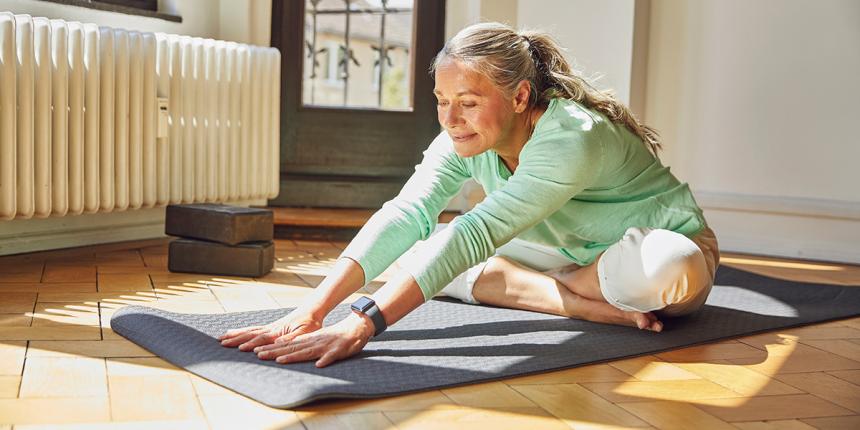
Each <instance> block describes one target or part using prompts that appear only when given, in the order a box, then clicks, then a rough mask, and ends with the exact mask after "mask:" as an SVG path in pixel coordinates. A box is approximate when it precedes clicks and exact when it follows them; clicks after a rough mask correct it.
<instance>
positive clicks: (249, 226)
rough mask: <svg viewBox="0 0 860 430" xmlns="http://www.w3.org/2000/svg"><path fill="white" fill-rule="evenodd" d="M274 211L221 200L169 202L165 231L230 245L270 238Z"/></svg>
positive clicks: (175, 234)
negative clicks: (225, 202)
mask: <svg viewBox="0 0 860 430" xmlns="http://www.w3.org/2000/svg"><path fill="white" fill-rule="evenodd" d="M273 220H274V215H273V214H272V211H270V210H266V209H256V208H243V207H238V206H227V205H218V204H208V203H207V204H191V205H169V206H167V215H166V218H165V222H164V233H165V234H169V235H171V236H181V237H191V238H194V239H203V240H209V241H213V242H219V243H223V244H227V245H237V244H240V243H244V242H263V241H265V242H268V241H271V240H272V237H273V231H274V228H273Z"/></svg>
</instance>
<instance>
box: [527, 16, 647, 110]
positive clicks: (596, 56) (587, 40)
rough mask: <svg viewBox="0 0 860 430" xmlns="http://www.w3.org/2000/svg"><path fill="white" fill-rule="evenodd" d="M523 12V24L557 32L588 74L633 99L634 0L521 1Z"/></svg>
mask: <svg viewBox="0 0 860 430" xmlns="http://www.w3.org/2000/svg"><path fill="white" fill-rule="evenodd" d="M517 13H518V16H517V25H518V26H520V27H525V28H535V29H539V30H545V31H547V32H549V33H550V34H552V35H553V36H554V37H555V38H556V39H557V40H558V42H559V43H560V44H561V46H563V47H565V48H567V52H566V53H565V57H566V58H567V60H568V61H569V62H571V64H572V65H573V66H574V68H576V69H578V70H581V71H582V72H583V76H585V77H594V78H599V79H596V80H594V82H593V83H594V84H595V86H596V87H597V88H599V89H601V90H605V89H613V90H615V92H616V96H617V97H618V99H619V100H621V101H622V102H624V103H629V102H630V74H631V67H632V53H633V0H539V1H520V2H519V7H518V11H517ZM601 75H602V76H601Z"/></svg>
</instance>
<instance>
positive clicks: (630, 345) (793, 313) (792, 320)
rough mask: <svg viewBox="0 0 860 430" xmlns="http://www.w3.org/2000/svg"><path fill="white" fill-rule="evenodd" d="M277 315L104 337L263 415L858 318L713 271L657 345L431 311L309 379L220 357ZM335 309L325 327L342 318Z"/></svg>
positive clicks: (151, 313)
mask: <svg viewBox="0 0 860 430" xmlns="http://www.w3.org/2000/svg"><path fill="white" fill-rule="evenodd" d="M288 311H289V309H275V310H263V311H252V312H239V313H229V314H216V315H193V314H178V313H170V312H165V311H161V310H156V309H151V308H145V307H140V306H129V307H125V308H123V309H121V310H119V311H118V312H117V313H116V314H115V315H114V316H113V319H111V327H112V328H113V330H114V331H116V332H117V333H119V334H121V335H122V336H125V337H127V338H128V339H130V340H131V341H133V342H135V343H137V344H139V345H141V346H143V347H144V348H146V349H148V350H150V351H151V352H153V353H155V354H157V355H159V356H161V357H163V358H164V359H166V360H168V361H170V362H172V363H174V364H176V365H177V366H181V367H183V368H185V369H187V370H189V371H191V372H193V373H195V374H197V375H200V376H202V377H204V378H206V379H209V380H211V381H213V382H215V383H217V384H220V385H222V386H224V387H227V388H229V389H231V390H234V391H236V392H238V393H240V394H243V395H245V396H248V397H251V398H253V399H256V400H258V401H260V402H262V403H265V404H267V405H269V406H273V407H278V408H289V407H293V406H297V405H301V404H303V403H307V402H310V401H313V400H316V399H323V398H337V397H341V398H344V397H351V398H359V397H379V396H385V395H393V394H403V393H409V392H414V391H420V390H427V389H436V388H441V387H448V386H454V385H462V384H466V383H473V382H478V381H489V380H494V379H500V378H504V377H509V376H514V375H525V374H532V373H539V372H543V371H548V370H556V369H563V368H568V367H574V366H578V365H583V364H587V363H592V362H596V361H604V360H610V359H616V358H621V357H629V356H635V355H642V354H651V353H655V352H658V351H664V350H667V349H673V348H678V347H682V346H688V345H693V344H698V343H704V342H708V341H713V340H717V339H722V338H726V337H733V336H738V335H743V334H750V333H755V332H760V331H765V330H771V329H776V328H783V327H789V326H795V325H801V324H808V323H812V322H818V321H826V320H830V319H837V318H844V317H850V316H855V315H858V314H860V288H858V287H840V286H832V285H816V284H806V283H798V282H789V281H783V280H778V279H773V278H768V277H764V276H759V275H755V274H751V273H748V272H744V271H740V270H735V269H731V268H726V267H721V268H720V269H719V271H718V272H717V282H716V285H715V286H714V289H713V291H712V292H711V295H710V297H709V298H708V301H707V304H706V305H705V307H704V308H703V309H702V310H701V311H700V312H698V313H696V314H694V315H692V316H688V317H683V318H678V319H674V320H666V321H664V322H665V329H664V331H663V332H662V333H652V332H646V331H640V330H636V329H633V328H626V327H618V326H611V325H603V324H594V323H589V322H585V321H578V320H572V319H566V318H561V317H557V316H552V315H545V314H540V313H534V312H527V311H518V310H512V309H501V308H494V307H488V306H474V305H468V304H464V303H461V302H459V301H448V300H431V301H429V302H427V303H425V304H424V305H422V306H421V307H419V308H418V309H416V310H415V311H413V312H412V313H410V314H409V315H407V316H406V317H405V318H403V319H402V320H401V321H399V322H398V323H397V324H395V325H394V326H392V327H390V328H389V330H388V331H386V332H385V333H383V334H382V335H380V336H379V337H378V338H375V339H373V340H372V341H371V342H369V343H368V344H367V346H366V347H365V349H364V350H363V351H362V352H361V353H360V354H359V355H357V356H355V357H353V358H351V359H349V360H346V361H342V362H338V363H335V364H333V365H330V366H328V367H325V368H322V369H317V368H316V367H314V365H313V362H306V363H294V364H289V365H281V364H277V363H274V362H272V361H261V360H258V359H257V358H256V356H255V355H254V354H253V353H250V352H241V351H239V350H237V349H235V348H224V347H222V346H221V345H220V343H219V342H218V341H217V340H216V338H217V337H218V336H219V335H220V334H222V333H223V332H224V331H226V330H227V329H231V328H236V327H243V326H247V325H255V324H265V323H268V322H271V321H273V320H275V319H277V318H280V317H281V316H283V315H285V314H286V313H287V312H288ZM348 313H349V308H348V306H343V305H341V306H339V307H338V308H336V309H335V310H334V311H332V313H331V314H330V315H329V316H328V318H327V319H326V321H325V324H326V325H329V324H332V323H334V322H336V321H339V320H340V319H342V318H344V317H345V316H346V315H347V314H348Z"/></svg>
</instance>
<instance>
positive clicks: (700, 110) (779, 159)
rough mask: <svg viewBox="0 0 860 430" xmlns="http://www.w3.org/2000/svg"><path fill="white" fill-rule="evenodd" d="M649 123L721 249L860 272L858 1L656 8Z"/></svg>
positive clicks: (662, 2) (737, 0) (664, 3)
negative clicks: (836, 264) (855, 266)
mask: <svg viewBox="0 0 860 430" xmlns="http://www.w3.org/2000/svg"><path fill="white" fill-rule="evenodd" d="M650 17H651V20H650V29H651V32H650V35H649V40H650V46H649V50H648V67H647V78H646V80H647V89H646V110H645V120H646V121H647V122H648V123H649V124H650V125H652V126H654V127H656V128H657V129H658V130H660V131H661V134H662V136H663V140H664V142H665V148H666V149H665V151H664V154H663V159H664V161H665V162H666V163H667V164H669V165H671V166H672V170H673V172H674V173H675V174H676V175H677V176H679V177H680V178H681V179H682V180H684V181H687V182H689V183H690V185H691V187H692V188H693V190H694V192H695V194H696V197H697V199H698V200H699V203H700V204H701V206H702V207H703V208H704V209H705V214H706V216H707V218H708V220H709V222H710V223H711V224H712V226H713V227H714V230H715V231H716V232H717V235H718V237H719V238H720V241H721V245H722V248H723V249H724V250H734V251H744V252H751V253H763V254H771V255H784V256H797V257H808V258H815V259H824V260H836V261H851V262H855V263H860V246H858V243H860V173H858V172H860V169H858V167H857V164H858V160H860V139H858V137H857V131H856V126H855V124H856V123H857V118H858V117H860V108H858V100H860V81H858V76H860V2H857V1H854V0H830V1H825V2H807V1H803V0H762V1H757V2H748V1H743V0H708V1H699V2H676V1H668V0H653V1H652V4H651V16H650Z"/></svg>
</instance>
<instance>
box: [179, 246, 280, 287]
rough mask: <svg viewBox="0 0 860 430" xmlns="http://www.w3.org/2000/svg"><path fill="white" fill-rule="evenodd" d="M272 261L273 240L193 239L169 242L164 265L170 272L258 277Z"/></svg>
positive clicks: (268, 270)
mask: <svg viewBox="0 0 860 430" xmlns="http://www.w3.org/2000/svg"><path fill="white" fill-rule="evenodd" d="M274 264H275V244H274V243H272V242H252V243H243V244H239V245H234V246H230V245H223V244H220V243H215V242H206V241H202V240H194V239H176V240H174V241H172V242H170V248H169V249H168V253H167V268H168V269H169V270H170V271H171V272H190V273H206V274H210V275H231V276H247V277H251V278H254V277H258V276H263V275H265V274H266V273H269V272H270V271H271V270H272V266H274Z"/></svg>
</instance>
